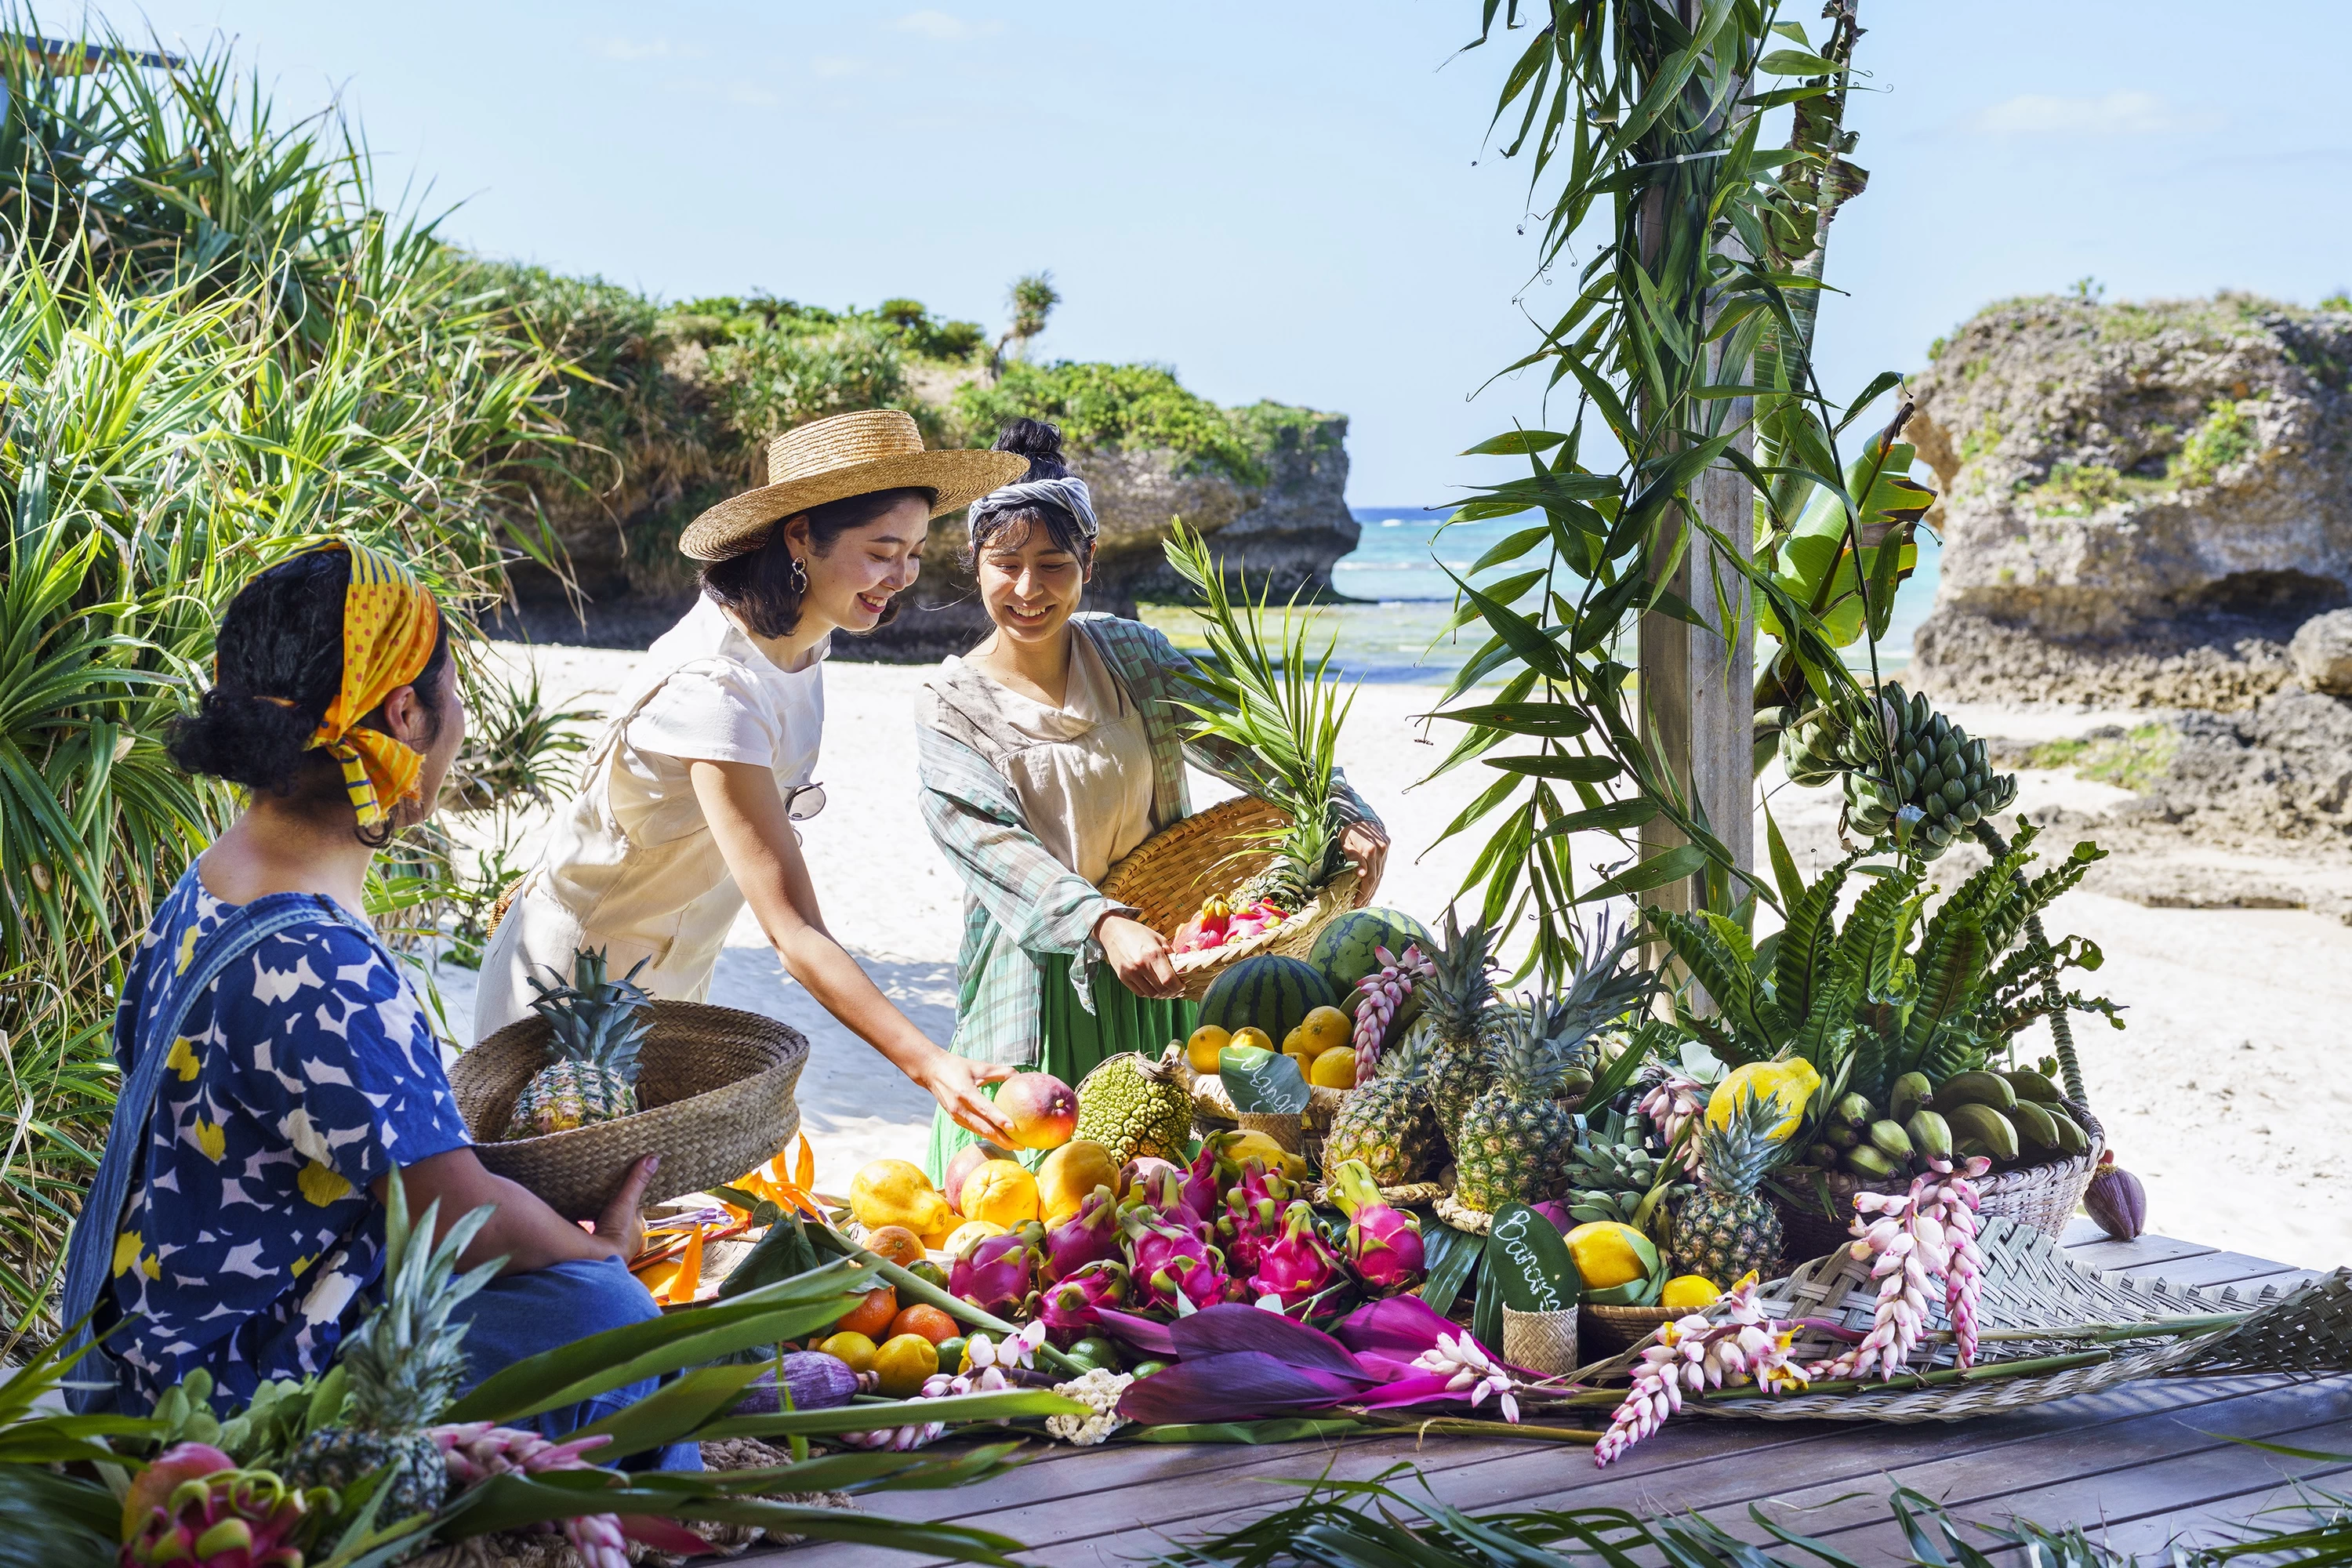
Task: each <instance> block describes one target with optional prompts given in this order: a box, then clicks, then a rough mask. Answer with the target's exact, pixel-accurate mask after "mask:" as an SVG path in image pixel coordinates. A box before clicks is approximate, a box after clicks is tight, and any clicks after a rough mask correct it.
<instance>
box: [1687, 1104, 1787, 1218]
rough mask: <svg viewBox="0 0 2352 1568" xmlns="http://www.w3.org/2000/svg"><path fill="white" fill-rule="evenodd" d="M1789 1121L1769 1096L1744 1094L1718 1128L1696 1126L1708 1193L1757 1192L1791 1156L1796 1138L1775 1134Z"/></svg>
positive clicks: (1734, 1194)
mask: <svg viewBox="0 0 2352 1568" xmlns="http://www.w3.org/2000/svg"><path fill="white" fill-rule="evenodd" d="M1788 1119H1789V1117H1788V1110H1787V1109H1786V1108H1785V1107H1783V1106H1782V1105H1781V1104H1780V1101H1779V1100H1776V1099H1774V1098H1773V1097H1772V1096H1770V1095H1769V1094H1758V1093H1756V1092H1755V1091H1754V1090H1752V1089H1749V1090H1746V1091H1743V1092H1742V1093H1741V1094H1740V1095H1739V1097H1738V1099H1737V1100H1734V1101H1733V1102H1732V1107H1731V1114H1730V1115H1729V1116H1727V1117H1726V1118H1725V1119H1724V1123H1723V1125H1722V1126H1720V1127H1717V1126H1715V1125H1713V1124H1712V1123H1709V1122H1706V1121H1700V1122H1699V1123H1698V1125H1697V1132H1698V1148H1699V1158H1700V1160H1701V1162H1702V1163H1703V1165H1704V1167H1705V1170H1706V1178H1705V1180H1706V1188H1707V1190H1708V1191H1709V1192H1713V1193H1718V1194H1726V1195H1728V1196H1733V1197H1738V1196H1744V1195H1745V1194H1748V1193H1752V1192H1754V1191H1755V1190H1756V1188H1757V1186H1758V1185H1759V1184H1760V1183H1762V1181H1763V1180H1764V1177H1765V1174H1766V1173H1768V1172H1769V1171H1770V1170H1771V1169H1772V1167H1773V1166H1775V1165H1777V1164H1779V1163H1780V1162H1781V1161H1782V1160H1785V1159H1787V1158H1788V1156H1789V1152H1790V1149H1791V1148H1793V1147H1794V1146H1795V1140H1794V1139H1788V1140H1780V1139H1776V1138H1775V1137H1774V1136H1773V1134H1774V1132H1775V1131H1777V1130H1778V1129H1779V1127H1780V1124H1781V1123H1782V1122H1784V1121H1787V1120H1788Z"/></svg>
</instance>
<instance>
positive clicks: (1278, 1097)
mask: <svg viewBox="0 0 2352 1568" xmlns="http://www.w3.org/2000/svg"><path fill="white" fill-rule="evenodd" d="M1217 1077H1218V1078H1219V1079H1223V1082H1224V1086H1225V1092H1226V1093H1227V1094H1229V1095H1232V1096H1233V1097H1234V1110H1237V1111H1239V1112H1241V1113H1242V1114H1243V1115H1245V1116H1296V1115H1297V1114H1299V1113H1300V1112H1301V1111H1303V1110H1306V1109H1307V1100H1308V1099H1309V1098H1310V1096H1309V1095H1308V1094H1307V1079H1306V1078H1305V1076H1304V1075H1302V1074H1301V1073H1300V1072H1299V1070H1298V1064H1297V1062H1295V1061H1293V1060H1291V1059H1290V1058H1288V1057H1286V1056H1283V1055H1281V1054H1280V1053H1278V1052H1276V1051H1269V1050H1267V1049H1265V1047H1261V1046H1227V1047H1225V1048H1224V1049H1223V1050H1222V1051H1219V1052H1218V1053H1217Z"/></svg>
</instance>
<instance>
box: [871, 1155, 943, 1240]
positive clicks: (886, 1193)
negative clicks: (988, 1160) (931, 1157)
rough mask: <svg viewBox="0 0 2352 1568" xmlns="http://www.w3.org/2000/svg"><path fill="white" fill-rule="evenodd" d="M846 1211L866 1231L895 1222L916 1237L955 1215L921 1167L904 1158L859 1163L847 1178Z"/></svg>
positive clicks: (940, 1225)
mask: <svg viewBox="0 0 2352 1568" xmlns="http://www.w3.org/2000/svg"><path fill="white" fill-rule="evenodd" d="M849 1212H850V1213H851V1214H852V1215H855V1216H856V1220H857V1223H858V1224H860V1225H862V1226H865V1227H866V1229H868V1230H880V1229H881V1228H882V1227H883V1226H886V1225H898V1226H906V1227H907V1228H908V1230H911V1231H913V1232H914V1233H915V1234H916V1235H917V1236H929V1235H930V1234H931V1233H932V1232H934V1231H937V1230H941V1229H944V1228H945V1227H946V1226H948V1225H949V1224H950V1222H951V1221H952V1220H953V1219H954V1218H955V1214H954V1211H953V1210H951V1209H950V1208H949V1207H948V1200H947V1199H946V1198H944V1197H942V1196H940V1192H939V1189H938V1188H936V1187H934V1186H932V1185H931V1179H930V1178H929V1176H926V1175H924V1174H923V1168H922V1167H921V1166H920V1165H917V1164H913V1163H909V1162H908V1161H905V1160H868V1161H867V1162H866V1163H865V1164H863V1165H860V1166H859V1167H858V1168H857V1174H856V1175H855V1176H852V1177H851V1178H850V1179H849Z"/></svg>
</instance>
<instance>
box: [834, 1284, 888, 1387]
mask: <svg viewBox="0 0 2352 1568" xmlns="http://www.w3.org/2000/svg"><path fill="white" fill-rule="evenodd" d="M897 1316H898V1291H896V1290H893V1289H891V1288H890V1287H889V1286H887V1285H885V1286H883V1287H882V1289H879V1290H868V1291H867V1292H866V1300H863V1301H860V1302H858V1303H857V1305H856V1306H855V1307H852V1308H851V1309H850V1310H848V1311H846V1312H844V1313H843V1314H842V1315H841V1316H840V1317H839V1318H838V1319H836V1320H835V1322H834V1325H833V1326H834V1328H835V1330H837V1331H840V1332H842V1333H845V1334H864V1335H865V1336H866V1338H868V1339H871V1338H873V1337H874V1336H875V1335H877V1334H878V1333H880V1332H881V1331H883V1330H885V1329H887V1328H888V1327H889V1326H890V1321H891V1320H892V1319H893V1318H896V1317H897ZM858 1370H859V1371H860V1372H863V1371H865V1370H866V1369H865V1368H863V1367H860V1368H858Z"/></svg>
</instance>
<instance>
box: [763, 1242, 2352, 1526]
mask: <svg viewBox="0 0 2352 1568" xmlns="http://www.w3.org/2000/svg"><path fill="white" fill-rule="evenodd" d="M2067 1245H2068V1248H2069V1250H2070V1252H2071V1253H2072V1254H2073V1256H2074V1258H2078V1259H2079V1260H2081V1261H2082V1262H2084V1263H2086V1264H2088V1265H2090V1266H2092V1267H2094V1268H2101V1269H2108V1270H2116V1271H2120V1272H2125V1273H2129V1274H2132V1275H2136V1276H2138V1277H2141V1278H2163V1279H2172V1280H2177V1281H2179V1282H2181V1283H2183V1284H2193V1285H2204V1286H2221V1285H2231V1286H2237V1287H2240V1288H2241V1289H2242V1288H2245V1287H2248V1286H2254V1287H2259V1286H2262V1285H2264V1284H2270V1283H2282V1284H2293V1283H2296V1282H2299V1281H2301V1280H2303V1279H2309V1278H2311V1275H2310V1274H2309V1272H2308V1271H2305V1270H2299V1269H2293V1268H2286V1267H2284V1265H2281V1264H2277V1263H2273V1262H2268V1261H2266V1260H2264V1259H2262V1258H2249V1257H2246V1256H2245V1255H2243V1254H2241V1253H2233V1252H2224V1251H2221V1250H2220V1249H2218V1248H2215V1247H2202V1246H2199V1245H2198V1244H2196V1243H2194V1242H2187V1241H2179V1240H2175V1239H2173V1238H2171V1237H2155V1236H2151V1237H2141V1238H2140V1239H2139V1240H2137V1241H2135V1242H2115V1241H2109V1240H2106V1239H2105V1237H2102V1236H2100V1235H2099V1233H2098V1232H2097V1231H2096V1230H2095V1229H2094V1228H2093V1227H2092V1226H2090V1224H2089V1222H2088V1221H2077V1223H2076V1226H2075V1229H2074V1231H2073V1232H2070V1233H2069V1235H2068V1237H2067ZM1598 1424H1599V1423H1596V1425H1598ZM2231 1437H2256V1438H2261V1439H2264V1440H2267V1441H2275V1442H2282V1443H2285V1444H2287V1445H2290V1446H2292V1447H2305V1448H2317V1449H2323V1450H2326V1451H2330V1452H2334V1453H2352V1377H2332V1378H2323V1379H2308V1378H2306V1379H2293V1378H2285V1377H2262V1378H2231V1379H2214V1378H2196V1379H2183V1380H2180V1381H2178V1382H2157V1381H2150V1382H2147V1383H2140V1384H2124V1385H2122V1386H2121V1387H2118V1388H2115V1389H2111V1390H2109V1391H2107V1392H2105V1393H2104V1394H2090V1395H2085V1396H2083V1397H2080V1398H2076V1399H2071V1400H2063V1401H2060V1402H2058V1403H2056V1404H2052V1405H2041V1406H2038V1407H2035V1408H2033V1409H2032V1410H2029V1411H2027V1412H2025V1413H2022V1414H2020V1415H2009V1416H2000V1417H1995V1418H1990V1419H1985V1420H1979V1421H1970V1422H1960V1423H1953V1424H1946V1423H1940V1422H1938V1423H1929V1424H1923V1425H1916V1426H1885V1425H1875V1424H1864V1423H1843V1422H1827V1421H1823V1422H1785V1423H1766V1422H1749V1421H1701V1420H1684V1421H1680V1422H1676V1423H1675V1424H1673V1425H1670V1426H1668V1427H1667V1428H1666V1430H1664V1432H1661V1433H1659V1434H1658V1435H1657V1436H1654V1437H1652V1438H1651V1439H1649V1440H1648V1441H1647V1442H1645V1443H1643V1445H1642V1446H1641V1447H1638V1448H1636V1449H1635V1450H1634V1451H1633V1453H1632V1454H1631V1455H1629V1456H1627V1457H1626V1458H1623V1459H1621V1460H1619V1461H1618V1462H1617V1463H1616V1464H1614V1465H1612V1466H1611V1467H1610V1468H1608V1469H1606V1470H1601V1469H1596V1468H1594V1466H1593V1464H1592V1459H1591V1454H1590V1453H1589V1452H1588V1451H1587V1450H1586V1449H1584V1448H1583V1447H1553V1446H1549V1445H1540V1444H1536V1443H1530V1442H1514V1441H1511V1440H1508V1439H1502V1440H1496V1441H1492V1442H1488V1441H1483V1440H1465V1439H1461V1438H1441V1439H1433V1440H1432V1441H1430V1442H1427V1443H1425V1444H1422V1445H1420V1446H1418V1447H1416V1446H1415V1444H1414V1443H1413V1442H1412V1440H1411V1439H1409V1438H1382V1439H1374V1440H1350V1441H1347V1442H1344V1443H1339V1442H1333V1443H1296V1444H1287V1445H1284V1446H1281V1447H1227V1446H1220V1445H1195V1446H1187V1447H1155V1446H1151V1445H1145V1444H1136V1445H1130V1446H1120V1445H1116V1444H1114V1445H1112V1446H1111V1447H1108V1448H1092V1449H1085V1450H1078V1449H1073V1448H1070V1447H1066V1446H1063V1445H1055V1447H1052V1448H1051V1449H1050V1450H1049V1451H1048V1452H1047V1453H1046V1454H1045V1457H1043V1458H1039V1459H1038V1460H1036V1461H1035V1462H1034V1463H1032V1464H1030V1465H1027V1466H1025V1467H1024V1468H1021V1469H1019V1470H1017V1471H1015V1472H1013V1474H1011V1475H1008V1476H1005V1477H1003V1478H1001V1479H997V1480H994V1481H992V1482H989V1483H986V1484H984V1485H981V1486H973V1487H966V1488H963V1489H960V1490H956V1491H943V1492H889V1493H883V1494H880V1495H877V1496H876V1497H874V1498H872V1499H870V1500H867V1503H866V1506H867V1507H869V1508H871V1509H872V1510H874V1511H875V1512H877V1513H894V1514H898V1515H901V1516H904V1517H908V1518H925V1519H939V1520H953V1521H957V1522H959V1523H963V1524H971V1525H975V1526H979V1527H982V1528H984V1529H988V1530H993V1531H999V1532H1001V1533H1003V1534H1005V1535H1010V1536H1013V1537H1014V1538H1015V1539H1017V1540H1020V1541H1023V1542H1027V1543H1028V1544H1029V1545H1030V1547H1031V1548H1032V1550H1031V1552H1030V1554H1029V1558H1028V1560H1029V1561H1031V1562H1034V1563H1040V1564H1046V1563H1052V1564H1085V1565H1088V1568H1092V1565H1096V1564H1102V1565H1106V1568H1107V1565H1109V1564H1115V1563H1129V1562H1132V1561H1133V1560H1135V1559H1137V1558H1139V1557H1147V1558H1148V1557H1149V1556H1150V1554H1151V1553H1152V1552H1156V1551H1161V1550H1165V1549H1166V1547H1167V1546H1168V1545H1169V1543H1170V1541H1171V1538H1177V1539H1181V1538H1185V1537H1190V1536H1192V1535H1196V1534H1198V1533H1200V1532H1201V1531H1203V1530H1205V1529H1209V1528H1214V1527H1219V1526H1223V1525H1227V1524H1230V1523H1232V1522H1234V1521H1238V1520H1240V1519H1244V1518H1246V1517H1247V1516H1248V1515H1249V1514H1251V1513H1253V1512H1255V1511H1261V1510H1266V1509H1270V1508H1273V1507H1276V1506H1279V1505H1280V1504H1281V1503H1282V1502H1284V1501H1286V1500H1289V1499H1290V1498H1291V1497H1293V1496H1295V1495H1296V1494H1295V1493H1294V1492H1293V1491H1291V1490H1290V1489H1286V1488H1278V1487H1272V1486H1268V1485H1266V1484H1265V1482H1266V1481H1267V1480H1269V1479H1277V1478H1302V1479H1303V1478H1313V1477H1316V1476H1320V1475H1323V1474H1325V1473H1326V1472H1327V1471H1328V1473H1330V1474H1331V1475H1333V1476H1334V1477H1340V1478H1347V1479H1364V1478H1369V1477H1371V1476H1374V1475H1377V1474H1379V1473H1380V1472H1381V1471H1382V1470H1384V1469H1387V1468H1391V1466H1394V1465H1397V1464H1400V1463H1405V1464H1411V1465H1412V1466H1414V1467H1415V1468H1418V1469H1419V1470H1420V1472H1421V1474H1422V1475H1423V1477H1425V1478H1426V1479H1427V1480H1428V1483H1429V1485H1430V1486H1431V1487H1432V1489H1433V1490H1434V1491H1435V1492H1436V1494H1437V1495H1438V1496H1439V1497H1441V1498H1443V1499H1444V1500H1446V1501H1448V1502H1450V1503H1454V1504H1456V1505H1458V1506H1462V1507H1465V1508H1492V1507H1497V1506H1502V1505H1507V1504H1513V1503H1520V1504H1558V1505H1560V1506H1571V1505H1579V1506H1581V1505H1591V1506H1600V1505H1609V1506H1617V1507H1623V1508H1629V1509H1633V1510H1639V1511H1642V1512H1644V1513H1651V1514H1656V1513H1666V1512H1675V1511H1682V1510H1704V1511H1705V1512H1706V1513H1707V1514H1708V1515H1709V1516H1710V1517H1711V1518H1713V1519H1714V1520H1715V1521H1717V1523H1719V1524H1722V1525H1723V1526H1725V1527H1726V1528H1727V1529H1730V1530H1732V1531H1736V1532H1738V1533H1741V1534H1745V1535H1748V1536H1751V1537H1755V1538H1759V1539H1762V1538H1764V1532H1763V1531H1760V1530H1759V1529H1758V1528H1757V1527H1756V1526H1755V1525H1754V1523H1753V1522H1752V1521H1750V1520H1749V1518H1748V1505H1749V1504H1750V1503H1764V1504H1765V1505H1766V1506H1767V1507H1768V1508H1769V1510H1771V1511H1772V1512H1773V1513H1774V1515H1775V1516H1776V1517H1778V1518H1779V1519H1780V1520H1782V1521H1784V1522H1786V1523H1787V1524H1788V1525H1790V1527H1791V1528H1794V1529H1797V1530H1800V1531H1803V1532H1804V1533H1806V1534H1808V1535H1811V1536H1816V1537H1821V1538H1824V1539H1826V1540H1827V1541H1829V1542H1832V1543H1833V1544H1835V1545H1836V1546H1837V1547H1838V1548H1839V1549H1840V1550H1841V1551H1843V1552H1847V1553H1849V1554H1851V1555H1853V1556H1854V1557H1855V1558H1857V1559H1858V1560H1860V1561H1864V1562H1870V1561H1885V1560H1891V1559H1895V1558H1899V1557H1900V1556H1901V1555H1902V1552H1901V1545H1900V1539H1899V1536H1898V1534H1897V1532H1896V1531H1895V1526H1894V1524H1893V1522H1892V1519H1891V1516H1890V1515H1889V1514H1888V1512H1887V1510H1886V1507H1885V1497H1886V1495H1887V1493H1888V1491H1889V1490H1890V1489H1892V1488H1893V1487H1894V1486H1895V1485H1897V1484H1900V1485H1904V1486H1908V1487H1911V1488H1913V1489H1916V1490H1918V1491H1921V1492H1924V1493H1926V1494H1927V1495H1928V1496H1930V1497H1933V1498H1937V1499H1940V1500H1944V1501H1946V1502H1947V1503H1948V1504H1949V1505H1951V1507H1952V1508H1953V1510H1954V1511H1955V1512H1956V1513H1958V1515H1959V1516H1960V1517H1962V1518H1964V1519H1969V1520H1987V1521H2000V1520H2003V1519H2006V1518H2007V1517H2009V1516H2010V1515H2011V1514H2012V1513H2015V1514H2021V1515H2023V1516H2025V1517H2028V1518H2031V1519H2033V1520H2036V1521H2040V1522H2042V1523H2045V1524H2053V1525H2054V1524H2062V1523H2067V1522H2079V1523H2082V1524H2084V1526H2085V1527H2103V1529H2104V1539H2105V1541H2107V1542H2109V1543H2110V1544H2112V1545H2114V1546H2116V1547H2117V1548H2120V1549H2123V1550H2126V1551H2139V1552H2151V1551H2153V1550H2155V1549H2156V1548H2158V1547H2159V1546H2161V1545H2162V1544H2163V1543H2164V1542H2166V1541H2168V1539H2171V1538H2172V1537H2174V1536H2176V1535H2179V1534H2181V1533H2183V1532H2188V1533H2189V1534H2192V1535H2198V1536H2200V1537H2210V1533H2211V1531H2212V1530H2213V1527H2215V1526H2216V1525H2219V1524H2221V1523H2226V1522H2228V1521H2242V1520H2244V1519H2246V1518H2247V1517H2248V1516H2250V1515H2252V1514H2253V1513H2255V1512H2257V1511H2259V1510H2261V1509H2263V1507H2264V1506H2266V1505H2267V1503H2268V1502H2270V1501H2271V1500H2274V1499H2275V1498H2277V1497H2279V1496H2280V1495H2282V1494H2285V1493H2291V1490H2292V1486H2293V1483H2294V1481H2295V1480H2297V1479H2326V1478H2328V1477H2335V1476H2340V1475H2341V1474H2343V1473H2344V1472H2346V1471H2352V1466H2329V1465H2324V1464H2315V1463H2306V1462H2303V1461H2298V1460H2294V1459H2289V1458H2284V1457H2281V1456H2278V1455H2273V1454H2266V1453H2264V1452H2263V1451H2262V1450H2260V1449H2258V1448H2252V1447H2246V1446H2244V1445H2242V1444H2238V1443H2232V1442H2231V1441H2230V1440H2229V1439H2231ZM1407 1484H1408V1485H1410V1484H1411V1483H1410V1482H1409V1481H1408V1483H1407ZM761 1560H764V1561H770V1562H774V1563H785V1562H789V1563H793V1564H794V1565H795V1568H837V1565H845V1564H851V1563H912V1562H914V1561H915V1559H913V1558H911V1557H905V1556H901V1555H899V1554H898V1553H893V1552H879V1551H877V1550H875V1549H874V1548H872V1547H863V1546H843V1545H812V1546H808V1547H803V1548H800V1549H797V1550H794V1551H792V1552H789V1553H785V1552H760V1553H754V1554H752V1555H751V1556H749V1557H746V1558H742V1559H739V1561H743V1562H752V1561H761Z"/></svg>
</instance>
